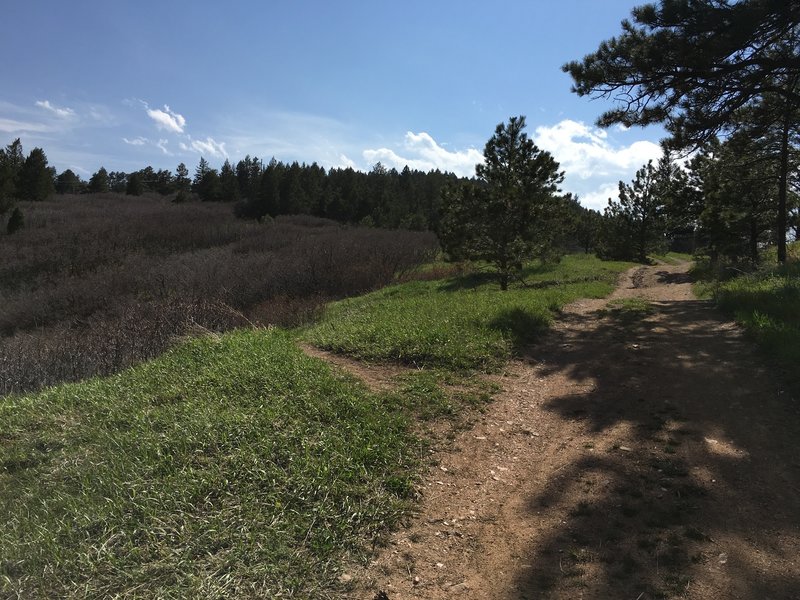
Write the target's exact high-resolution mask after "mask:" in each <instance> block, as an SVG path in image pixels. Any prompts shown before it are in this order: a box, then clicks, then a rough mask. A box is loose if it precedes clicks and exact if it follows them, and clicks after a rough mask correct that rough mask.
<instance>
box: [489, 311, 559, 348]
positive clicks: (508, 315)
mask: <svg viewBox="0 0 800 600" xmlns="http://www.w3.org/2000/svg"><path fill="white" fill-rule="evenodd" d="M548 325H549V319H547V317H545V316H544V315H541V314H535V313H532V312H530V311H527V310H525V309H523V308H510V309H506V310H503V311H501V312H500V313H499V314H498V315H497V316H496V317H495V318H494V319H492V320H491V321H490V322H489V328H490V329H493V330H495V331H500V332H502V333H504V334H506V335H507V336H509V338H510V339H511V343H512V344H513V345H514V350H515V351H516V352H519V351H520V350H522V349H523V348H524V347H525V346H527V345H528V344H530V343H531V342H533V341H535V340H536V339H537V338H538V337H539V336H540V335H541V334H542V332H544V331H545V330H546V329H547V327H548Z"/></svg>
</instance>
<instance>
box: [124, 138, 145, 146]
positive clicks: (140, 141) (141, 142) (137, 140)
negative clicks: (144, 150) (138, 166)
mask: <svg viewBox="0 0 800 600" xmlns="http://www.w3.org/2000/svg"><path fill="white" fill-rule="evenodd" d="M122 141H123V142H125V143H126V144H130V145H131V146H144V145H145V144H146V143H147V138H143V137H142V136H139V137H136V138H133V139H132V140H129V139H128V138H126V137H124V138H122Z"/></svg>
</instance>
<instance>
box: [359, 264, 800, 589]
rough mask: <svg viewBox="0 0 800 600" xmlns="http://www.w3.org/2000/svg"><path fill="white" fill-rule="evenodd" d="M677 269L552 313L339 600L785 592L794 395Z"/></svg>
mask: <svg viewBox="0 0 800 600" xmlns="http://www.w3.org/2000/svg"><path fill="white" fill-rule="evenodd" d="M687 268H688V264H681V265H655V266H647V267H639V268H636V269H632V270H631V271H629V272H628V273H627V274H626V275H625V276H624V277H623V279H622V281H621V283H620V286H619V287H618V289H617V290H616V291H615V292H614V294H613V295H612V296H611V298H610V299H608V300H599V301H596V300H591V301H589V300H586V301H580V302H577V303H575V304H572V305H570V306H568V307H566V309H565V310H564V312H563V314H562V316H561V318H560V319H559V320H558V322H557V323H556V325H555V326H554V328H553V329H552V331H551V332H550V333H548V334H547V337H546V338H545V339H543V340H541V341H540V342H539V343H537V344H535V345H534V346H532V347H531V348H530V349H529V350H528V352H526V353H525V354H524V356H522V357H521V358H520V359H519V360H517V361H515V362H513V363H512V364H510V365H509V366H508V368H507V370H506V372H505V373H503V374H502V375H500V376H497V377H496V381H497V383H498V384H499V385H500V386H501V388H502V390H503V391H502V392H500V393H499V394H498V395H497V397H496V398H495V400H494V402H493V403H491V404H490V405H489V406H488V407H487V409H486V411H485V413H484V414H482V415H481V417H480V418H479V419H478V420H477V423H476V424H475V425H474V426H473V427H472V428H470V429H469V430H466V431H463V432H461V433H459V434H458V436H457V438H456V439H455V441H454V442H453V443H452V444H451V445H450V446H449V447H448V448H447V449H445V450H443V451H442V452H440V453H438V454H436V455H434V456H433V457H432V459H433V460H432V464H431V466H430V468H429V471H428V472H427V474H426V475H425V477H424V479H423V482H422V483H421V493H422V501H421V504H420V506H419V512H418V514H417V515H415V516H414V518H413V519H412V520H411V522H410V523H409V526H408V527H405V528H402V529H400V530H398V531H396V532H394V533H393V534H392V535H391V537H390V540H389V543H388V545H387V547H385V548H384V549H382V550H381V551H380V552H379V553H378V555H377V556H376V558H375V560H374V561H373V563H371V564H370V565H369V566H368V567H367V568H366V569H364V570H363V571H360V572H354V573H353V576H354V580H353V581H354V582H355V583H356V585H355V588H354V589H353V590H352V592H350V593H349V594H348V596H347V597H352V598H360V599H364V600H371V599H372V598H374V597H375V596H376V594H377V593H378V592H379V591H383V592H385V594H386V596H388V598H389V599H390V600H405V599H408V598H426V599H436V598H450V597H464V598H492V599H506V598H508V599H511V598H514V599H518V598H529V599H539V598H548V599H550V598H552V599H567V598H569V599H574V598H586V599H618V598H619V599H630V600H648V599H655V598H698V599H711V598H714V599H736V598H742V599H755V598H758V599H773V600H778V599H780V600H783V599H791V598H800V451H799V450H798V448H799V447H800V446H799V444H800V402H798V400H797V399H796V398H792V397H791V394H790V393H789V392H788V391H784V390H783V389H782V388H781V385H780V382H779V381H778V379H777V378H776V377H775V376H774V375H773V374H772V373H771V371H770V369H769V367H768V365H767V364H766V363H765V362H764V359H763V358H762V357H760V356H759V355H758V353H757V352H756V351H755V350H754V348H753V347H752V345H751V344H750V343H749V342H748V341H747V340H746V339H744V338H743V336H742V333H741V332H740V330H739V329H738V328H737V327H736V326H735V325H733V324H731V323H728V322H725V321H724V320H722V319H721V317H720V316H719V315H718V314H717V313H716V312H715V311H714V309H713V308H712V307H711V306H710V304H709V303H707V302H703V301H698V300H696V299H695V298H694V297H693V295H692V292H691V286H690V283H689V280H688V276H687V274H686V271H687ZM626 298H641V299H644V300H646V301H648V302H649V303H650V310H649V311H645V312H633V311H631V312H626V311H624V310H613V307H614V306H615V302H616V303H617V304H619V303H620V302H622V301H624V300H625V299H626ZM607 303H609V304H608V308H604V307H606V306H607ZM639 304H640V305H641V304H642V303H639Z"/></svg>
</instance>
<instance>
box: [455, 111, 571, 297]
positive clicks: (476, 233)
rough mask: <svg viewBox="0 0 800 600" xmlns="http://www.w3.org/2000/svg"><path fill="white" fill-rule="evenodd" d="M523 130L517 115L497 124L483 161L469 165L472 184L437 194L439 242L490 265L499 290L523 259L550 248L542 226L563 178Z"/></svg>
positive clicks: (549, 216)
mask: <svg viewBox="0 0 800 600" xmlns="http://www.w3.org/2000/svg"><path fill="white" fill-rule="evenodd" d="M524 129H525V117H523V116H520V117H511V119H510V120H509V121H508V123H507V124H506V123H500V124H499V125H498V126H497V128H496V129H495V133H494V135H493V136H492V138H491V139H490V140H489V141H488V142H487V144H486V147H485V148H484V152H483V156H484V163H483V164H479V165H477V166H476V167H475V172H476V176H477V181H476V183H474V184H461V185H458V186H456V187H454V188H450V189H449V190H448V191H447V192H446V194H445V195H444V197H443V212H444V217H443V219H442V226H441V228H440V238H441V239H442V243H443V246H444V247H445V249H446V250H447V251H448V252H450V253H451V254H452V255H455V256H464V257H467V258H471V259H481V260H486V261H488V262H490V263H491V264H493V265H494V267H495V268H496V269H497V272H498V280H499V282H500V288H501V289H503V290H505V289H508V284H509V282H510V280H511V277H512V276H513V275H514V274H518V273H519V272H520V271H521V270H522V266H523V264H524V262H525V261H526V260H529V259H530V258H532V257H533V256H536V255H544V254H547V253H549V251H550V250H551V249H552V248H553V238H552V233H551V231H548V225H549V224H550V223H551V222H552V216H553V214H554V211H555V210H557V204H558V203H557V201H556V194H557V192H558V184H559V183H561V181H562V180H563V178H564V175H563V173H561V172H559V170H558V163H557V162H556V161H555V160H554V159H553V157H552V156H551V155H550V153H549V152H546V151H543V150H540V149H539V148H537V147H536V145H535V144H534V143H533V141H532V140H531V139H529V138H528V136H527V134H525V133H524V131H523V130H524Z"/></svg>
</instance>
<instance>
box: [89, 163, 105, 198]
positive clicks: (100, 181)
mask: <svg viewBox="0 0 800 600" xmlns="http://www.w3.org/2000/svg"><path fill="white" fill-rule="evenodd" d="M89 191H90V192H91V193H93V194H103V193H105V192H107V191H108V171H106V169H105V167H100V168H99V169H98V170H97V172H96V173H94V174H93V175H92V176H91V178H90V179H89Z"/></svg>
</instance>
